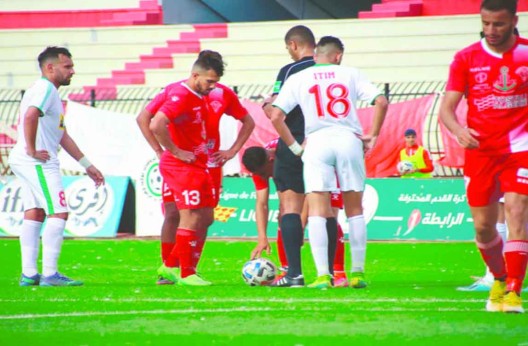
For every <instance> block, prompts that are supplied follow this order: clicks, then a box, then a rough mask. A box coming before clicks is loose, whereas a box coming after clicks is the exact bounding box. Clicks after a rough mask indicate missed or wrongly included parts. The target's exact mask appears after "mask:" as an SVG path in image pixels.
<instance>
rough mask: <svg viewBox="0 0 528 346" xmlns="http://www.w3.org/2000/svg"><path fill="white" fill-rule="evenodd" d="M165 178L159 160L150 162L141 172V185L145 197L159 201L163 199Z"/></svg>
mask: <svg viewBox="0 0 528 346" xmlns="http://www.w3.org/2000/svg"><path fill="white" fill-rule="evenodd" d="M162 182H163V178H162V177H161V174H160V170H159V161H158V159H157V158H153V159H151V160H149V161H148V162H147V163H146V164H145V166H144V167H143V170H142V172H141V178H140V180H139V185H140V186H141V191H142V192H143V194H144V195H146V196H147V197H149V198H152V199H156V200H159V198H160V197H161V191H162Z"/></svg>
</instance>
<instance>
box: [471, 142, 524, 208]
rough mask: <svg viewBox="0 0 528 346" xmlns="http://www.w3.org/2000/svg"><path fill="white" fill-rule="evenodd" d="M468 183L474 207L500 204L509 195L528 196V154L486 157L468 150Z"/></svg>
mask: <svg viewBox="0 0 528 346" xmlns="http://www.w3.org/2000/svg"><path fill="white" fill-rule="evenodd" d="M464 180H465V182H466V194H467V199H468V203H469V205H470V206H472V207H483V206H486V205H489V204H491V203H495V202H498V200H499V198H500V197H502V195H503V194H504V193H505V192H516V193H519V194H523V195H528V151H523V152H520V153H512V154H506V155H500V156H486V155H482V154H480V153H479V152H476V151H474V150H466V162H465V164H464Z"/></svg>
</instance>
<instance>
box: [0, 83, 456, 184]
mask: <svg viewBox="0 0 528 346" xmlns="http://www.w3.org/2000/svg"><path fill="white" fill-rule="evenodd" d="M231 87H232V88H233V89H234V90H235V91H236V92H237V94H238V96H239V97H240V98H245V99H249V100H252V101H255V102H259V101H262V100H263V99H264V98H265V97H266V96H268V95H270V94H271V93H272V89H273V87H272V86H271V85H267V84H266V85H263V84H245V85H237V86H231ZM378 87H379V88H380V90H384V92H385V94H386V96H387V98H388V99H389V101H390V102H391V103H397V102H403V101H407V100H412V99H414V98H418V97H422V96H426V95H431V94H434V95H436V97H435V100H434V103H433V106H432V107H431V110H430V112H429V114H427V116H426V119H425V122H424V128H423V144H424V147H425V148H426V149H428V150H429V152H430V154H431V156H432V159H433V160H434V161H436V160H438V159H439V158H441V157H442V155H443V154H444V151H443V144H442V136H441V133H440V127H439V124H438V109H439V105H440V102H439V101H440V98H441V94H442V92H443V90H444V88H445V82H443V81H442V82H440V81H432V82H406V83H392V84H387V83H380V84H378ZM160 90H161V88H157V87H145V86H141V87H120V88H118V90H117V97H116V98H112V99H105V98H104V97H101V95H97V90H93V91H91V92H90V93H87V94H85V95H86V97H85V98H84V103H86V104H87V105H91V106H93V107H97V108H101V109H105V110H111V111H114V112H119V113H125V114H131V115H136V114H139V112H140V111H141V110H143V109H144V108H145V106H146V105H147V104H148V102H149V101H150V100H152V99H153V98H154V97H155V96H156V94H157V93H158V92H159V91H160ZM23 92H24V91H23V90H19V89H3V90H2V89H0V135H1V134H5V133H6V130H9V129H10V128H11V126H13V125H14V124H16V122H17V120H18V110H19V103H20V100H21V98H22V95H23ZM83 92H84V90H82V89H76V88H68V87H63V88H61V89H59V93H60V95H61V97H62V98H63V99H65V100H67V99H68V97H69V95H70V94H81V93H83ZM358 106H359V107H360V108H362V107H367V106H368V105H367V104H366V103H360V104H359V105H358ZM7 139H8V137H6V136H0V173H2V174H9V173H10V171H9V167H8V165H7V156H8V155H9V151H10V149H11V147H12V142H11V141H9V140H7ZM461 175H462V172H461V170H460V169H456V168H450V167H444V166H441V165H435V176H439V177H458V176H461Z"/></svg>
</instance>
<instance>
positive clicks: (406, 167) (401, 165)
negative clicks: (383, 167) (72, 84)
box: [396, 161, 414, 174]
mask: <svg viewBox="0 0 528 346" xmlns="http://www.w3.org/2000/svg"><path fill="white" fill-rule="evenodd" d="M396 168H397V169H398V172H400V174H405V173H408V172H410V171H411V170H412V169H413V168H414V165H413V164H412V163H411V162H409V161H400V162H398V165H397V166H396Z"/></svg>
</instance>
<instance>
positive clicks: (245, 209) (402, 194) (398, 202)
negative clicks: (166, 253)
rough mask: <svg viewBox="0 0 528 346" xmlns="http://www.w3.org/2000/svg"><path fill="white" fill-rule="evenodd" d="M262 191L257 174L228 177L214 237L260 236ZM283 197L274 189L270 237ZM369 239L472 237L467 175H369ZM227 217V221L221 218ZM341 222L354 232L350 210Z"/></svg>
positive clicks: (366, 199) (366, 202) (213, 228)
mask: <svg viewBox="0 0 528 346" xmlns="http://www.w3.org/2000/svg"><path fill="white" fill-rule="evenodd" d="M255 201H256V192H255V188H254V185H253V181H252V179H251V178H224V181H223V191H222V193H221V195H220V207H221V209H225V211H226V213H225V215H224V217H223V218H217V221H215V222H214V224H213V225H212V226H211V228H210V230H209V235H210V236H221V237H245V236H247V237H255V236H256V235H257V228H256V223H255ZM278 205H279V202H278V196H277V194H276V192H275V189H274V186H273V183H272V184H271V189H270V206H269V215H268V235H269V236H270V237H274V236H276V234H277V226H278V224H277V219H278V215H279V209H278ZM363 208H364V215H365V219H366V221H367V228H368V239H369V240H394V239H401V240H472V239H473V238H474V230H473V219H472V218H471V214H470V212H469V207H468V205H467V202H466V195H465V190H464V182H463V180H462V179H398V178H387V179H367V184H366V188H365V193H364V198H363ZM219 220H222V221H219ZM339 222H340V224H341V226H342V227H343V228H344V231H345V233H346V232H348V225H347V222H346V217H345V216H344V213H343V212H341V215H340V217H339Z"/></svg>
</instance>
